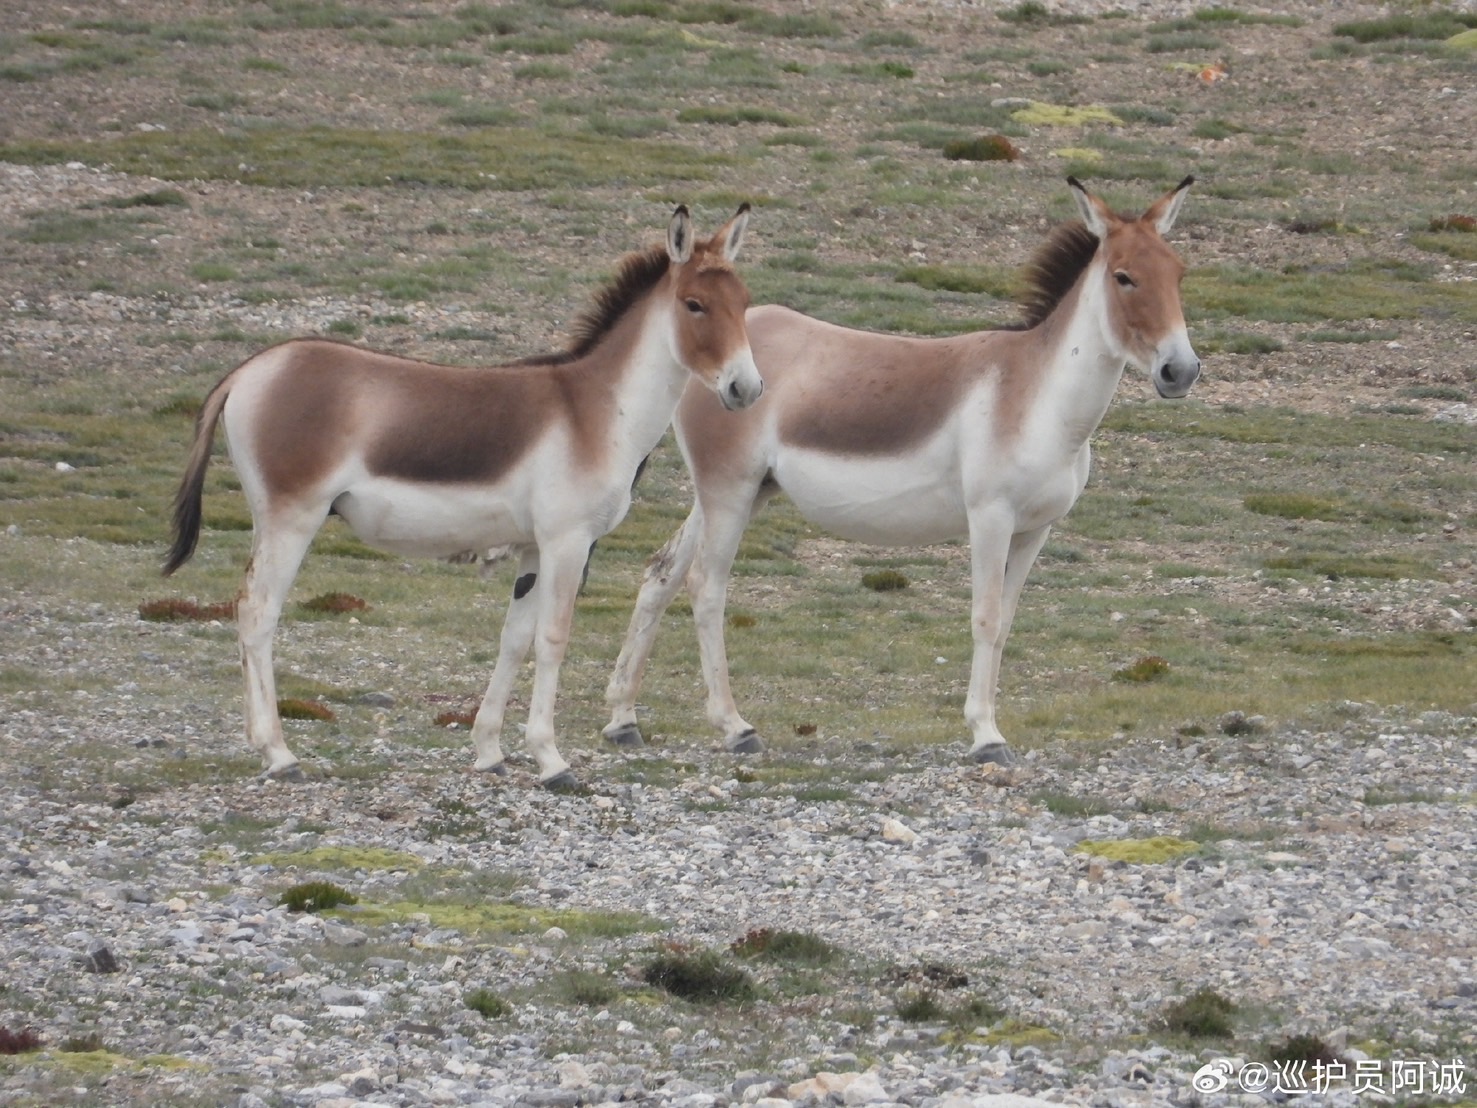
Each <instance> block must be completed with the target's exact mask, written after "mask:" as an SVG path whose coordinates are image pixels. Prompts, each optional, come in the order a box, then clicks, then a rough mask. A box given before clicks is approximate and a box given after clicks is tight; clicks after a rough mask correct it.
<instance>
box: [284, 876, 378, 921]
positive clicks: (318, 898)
mask: <svg viewBox="0 0 1477 1108" xmlns="http://www.w3.org/2000/svg"><path fill="white" fill-rule="evenodd" d="M277 903H278V904H285V905H287V910H288V911H289V912H309V913H315V914H316V913H318V912H326V911H328V910H329V909H330V908H337V907H339V906H340V905H343V904H357V903H359V898H358V897H357V896H355V895H354V894H353V893H351V892H349V890H348V889H346V888H344V887H343V886H341V885H335V884H334V883H333V882H332V881H304V882H303V883H302V884H300V885H294V886H292V888H290V889H288V890H287V891H285V892H284V893H283V894H282V895H281V896H280V897H279V898H278V899H277Z"/></svg>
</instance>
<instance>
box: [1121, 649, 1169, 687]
mask: <svg viewBox="0 0 1477 1108" xmlns="http://www.w3.org/2000/svg"><path fill="white" fill-rule="evenodd" d="M1168 673H1169V663H1168V662H1166V661H1165V660H1164V659H1163V658H1161V657H1159V655H1157V654H1146V655H1144V656H1143V657H1142V658H1139V659H1138V660H1136V661H1134V662H1132V663H1131V664H1129V665H1126V666H1124V667H1123V668H1122V669H1116V670H1114V671H1113V680H1114V681H1128V682H1133V683H1136V684H1146V683H1148V682H1149V681H1157V680H1159V678H1161V677H1163V676H1165V675H1166V674H1168Z"/></svg>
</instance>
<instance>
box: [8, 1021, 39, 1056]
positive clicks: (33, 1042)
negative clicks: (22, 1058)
mask: <svg viewBox="0 0 1477 1108" xmlns="http://www.w3.org/2000/svg"><path fill="white" fill-rule="evenodd" d="M40 1049H41V1036H40V1035H38V1034H36V1032H35V1030H34V1029H32V1028H30V1027H22V1028H21V1029H20V1030H19V1031H12V1030H11V1029H10V1028H8V1027H0V1054H26V1053H29V1052H30V1051H33V1050H40Z"/></svg>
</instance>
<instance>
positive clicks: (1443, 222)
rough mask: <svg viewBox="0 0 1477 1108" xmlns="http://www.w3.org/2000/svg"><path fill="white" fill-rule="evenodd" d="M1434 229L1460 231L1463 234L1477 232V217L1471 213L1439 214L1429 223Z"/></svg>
mask: <svg viewBox="0 0 1477 1108" xmlns="http://www.w3.org/2000/svg"><path fill="white" fill-rule="evenodd" d="M1429 229H1430V230H1432V231H1460V232H1462V233H1463V234H1473V233H1477V218H1474V217H1472V216H1470V215H1438V216H1435V217H1434V218H1433V219H1432V220H1431V222H1430V225H1429Z"/></svg>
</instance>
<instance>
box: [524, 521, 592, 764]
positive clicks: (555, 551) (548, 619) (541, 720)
mask: <svg viewBox="0 0 1477 1108" xmlns="http://www.w3.org/2000/svg"><path fill="white" fill-rule="evenodd" d="M589 548H590V544H589V542H587V541H584V540H580V539H574V540H570V541H566V542H562V543H559V544H557V545H553V546H548V545H546V546H544V547H543V548H542V553H541V557H540V558H539V571H538V572H539V581H538V585H537V596H538V628H537V631H536V633H535V635H534V640H533V660H534V671H533V695H532V696H531V697H530V698H529V702H528V733H527V735H526V740H527V742H528V749H529V752H530V753H531V754H532V755H533V756H534V758H535V759H536V760H537V762H538V766H539V783H540V784H541V785H543V786H544V787H545V788H548V789H566V788H571V787H573V786H574V785H576V784H577V783H578V782H577V781H576V780H575V776H574V774H573V773H572V772H570V769H569V763H568V762H566V761H565V760H564V758H563V757H562V756H561V755H560V753H559V749H558V747H557V746H555V744H554V734H555V732H554V706H555V695H556V693H557V692H558V689H559V667H560V666H561V665H562V664H563V662H564V652H565V650H567V649H568V647H569V634H570V628H571V626H572V625H573V623H574V603H575V598H576V597H577V596H578V595H579V587H580V579H581V577H582V576H583V573H584V567H585V563H586V561H587V560H588V558H589Z"/></svg>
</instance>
